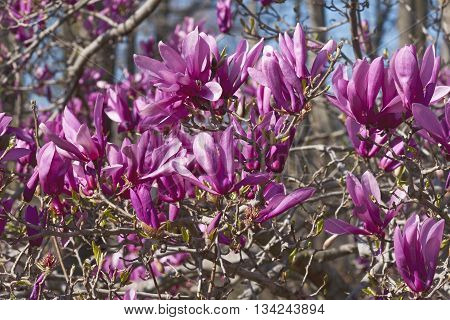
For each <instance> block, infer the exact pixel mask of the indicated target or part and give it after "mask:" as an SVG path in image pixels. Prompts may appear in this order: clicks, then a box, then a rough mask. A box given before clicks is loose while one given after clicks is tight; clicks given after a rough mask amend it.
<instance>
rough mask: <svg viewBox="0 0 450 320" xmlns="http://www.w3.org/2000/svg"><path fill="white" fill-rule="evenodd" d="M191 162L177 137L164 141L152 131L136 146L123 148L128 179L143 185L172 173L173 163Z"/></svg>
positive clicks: (142, 137)
mask: <svg viewBox="0 0 450 320" xmlns="http://www.w3.org/2000/svg"><path fill="white" fill-rule="evenodd" d="M175 160H179V161H181V162H183V161H189V158H188V157H187V156H186V150H184V149H183V148H182V143H181V142H180V140H178V139H177V138H175V137H170V138H169V139H167V140H166V141H164V142H163V141H162V139H161V138H160V137H157V136H156V135H155V134H153V133H152V132H150V131H146V132H144V134H143V135H142V136H141V137H140V138H139V141H138V142H137V143H136V144H125V145H124V146H123V147H122V161H123V162H124V163H123V166H124V167H125V168H126V169H125V174H126V176H127V179H128V180H129V181H131V182H133V183H143V182H146V181H150V180H154V179H157V178H159V177H161V176H165V175H168V174H170V173H172V172H173V171H174V170H173V166H172V162H173V161H175Z"/></svg>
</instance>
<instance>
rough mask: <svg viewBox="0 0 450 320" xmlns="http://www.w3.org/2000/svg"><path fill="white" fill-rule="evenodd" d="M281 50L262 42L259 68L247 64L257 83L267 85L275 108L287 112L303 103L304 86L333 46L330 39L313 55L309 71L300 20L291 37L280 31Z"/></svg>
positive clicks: (296, 109)
mask: <svg viewBox="0 0 450 320" xmlns="http://www.w3.org/2000/svg"><path fill="white" fill-rule="evenodd" d="M278 43H279V47H280V50H279V51H276V50H275V49H274V48H273V47H272V46H265V47H264V51H263V56H262V60H261V69H260V70H258V69H255V68H249V69H248V71H249V73H250V76H251V77H252V78H253V80H255V81H256V82H258V83H259V84H260V85H262V86H264V87H267V88H269V89H270V91H271V93H272V95H273V97H274V100H275V103H276V105H277V107H278V108H281V109H283V110H284V111H286V112H288V113H298V112H300V111H301V110H302V109H303V107H304V104H305V101H306V99H305V96H304V87H305V86H306V85H308V84H310V83H311V81H312V79H314V78H315V77H316V76H317V75H319V74H320V72H321V71H322V68H323V66H324V65H325V63H326V62H327V61H328V55H329V54H331V53H332V52H333V51H334V50H335V49H336V43H335V42H334V41H330V42H329V43H327V44H326V45H325V46H324V47H323V48H322V50H320V51H319V53H318V54H317V56H316V59H315V60H314V62H313V65H312V67H311V72H310V71H308V69H307V67H306V57H307V47H306V38H305V34H304V32H303V29H302V28H301V27H300V24H297V26H296V28H295V31H294V34H293V36H292V38H291V37H290V36H289V35H288V34H287V33H284V34H280V35H279V41H278Z"/></svg>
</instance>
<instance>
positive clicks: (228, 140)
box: [173, 126, 270, 195]
mask: <svg viewBox="0 0 450 320" xmlns="http://www.w3.org/2000/svg"><path fill="white" fill-rule="evenodd" d="M193 151H194V157H195V160H196V162H197V163H198V165H199V166H200V168H201V169H202V171H203V172H204V174H201V175H200V176H199V177H198V178H197V177H195V176H194V175H193V174H192V172H191V171H189V170H188V169H187V168H186V166H185V165H183V164H181V163H180V162H177V161H174V162H173V166H174V169H175V170H176V171H177V172H178V174H180V175H181V176H183V177H184V178H185V179H187V180H188V181H189V182H191V183H192V184H194V185H196V186H197V187H199V188H200V189H203V190H205V191H208V192H210V193H212V194H215V195H225V194H228V193H230V192H233V191H237V190H239V189H240V188H241V187H243V186H246V185H257V184H261V183H263V182H267V181H268V180H269V178H270V175H269V174H266V173H255V174H250V175H247V176H246V177H245V178H243V179H242V180H241V181H240V182H238V183H236V172H237V169H238V166H237V163H236V161H235V145H234V138H233V127H231V126H230V127H228V128H227V129H226V130H225V131H223V132H222V134H221V135H220V136H215V137H213V136H211V135H210V134H209V133H206V132H201V133H199V134H198V135H197V136H196V137H195V139H194V143H193Z"/></svg>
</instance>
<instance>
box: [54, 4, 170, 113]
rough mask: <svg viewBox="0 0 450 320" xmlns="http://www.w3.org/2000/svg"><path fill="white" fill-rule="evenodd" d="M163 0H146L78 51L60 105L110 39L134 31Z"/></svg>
mask: <svg viewBox="0 0 450 320" xmlns="http://www.w3.org/2000/svg"><path fill="white" fill-rule="evenodd" d="M161 1H162V0H146V1H145V2H144V3H143V4H142V5H141V6H140V7H139V9H137V10H136V12H135V13H134V14H132V15H131V16H130V17H129V18H128V19H127V20H126V21H125V22H123V23H121V24H119V25H117V26H116V27H114V28H112V29H110V30H108V31H106V32H105V33H103V34H101V35H100V36H98V37H97V38H96V39H95V40H94V41H92V42H91V43H90V44H89V45H88V46H87V47H85V48H83V49H82V50H81V51H80V52H78V57H77V59H76V60H75V62H74V63H73V64H72V65H70V66H69V67H68V69H67V72H68V77H69V79H70V81H69V83H70V87H69V89H68V91H67V92H66V94H65V96H64V97H63V98H62V100H60V101H59V102H58V103H57V105H59V107H63V106H65V105H66V104H67V102H68V101H69V99H70V98H71V96H72V94H73V93H74V91H75V89H76V87H77V85H78V80H79V79H80V77H81V75H82V74H83V70H84V66H85V65H86V63H87V62H88V61H89V59H90V58H91V57H92V56H93V55H94V54H95V53H96V52H98V51H99V50H100V49H101V48H102V47H103V46H104V45H105V44H106V43H108V42H109V41H112V40H117V39H118V38H120V37H123V36H126V35H127V34H129V33H130V32H132V31H133V30H134V29H135V28H136V27H137V26H139V25H140V24H141V23H142V22H143V21H144V20H145V19H146V18H147V17H148V16H150V15H151V14H152V13H153V12H154V11H155V10H156V8H157V7H158V5H159V4H160V3H161Z"/></svg>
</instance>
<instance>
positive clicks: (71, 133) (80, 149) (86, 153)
mask: <svg viewBox="0 0 450 320" xmlns="http://www.w3.org/2000/svg"><path fill="white" fill-rule="evenodd" d="M102 115H103V96H102V95H99V96H98V97H97V100H96V103H95V108H94V124H95V127H96V135H94V136H91V134H90V132H89V128H88V126H87V125H86V124H85V123H83V124H82V123H80V121H78V119H77V117H75V115H74V114H73V113H72V112H71V111H70V110H69V108H67V107H66V108H65V109H64V114H63V118H62V127H63V133H64V137H65V139H62V138H61V137H59V136H58V135H57V134H56V133H54V132H53V131H51V130H50V129H49V128H48V126H47V125H46V124H44V123H41V125H40V126H39V128H40V129H41V130H42V132H44V134H45V135H46V136H47V138H48V139H50V140H51V141H53V143H54V144H55V145H56V146H58V147H59V148H60V150H59V152H60V153H61V154H63V155H64V156H65V157H66V158H69V159H73V160H79V161H83V162H88V161H95V160H97V159H98V158H99V157H100V156H101V155H102V154H103V150H104V145H105V143H104V136H103V128H102Z"/></svg>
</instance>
